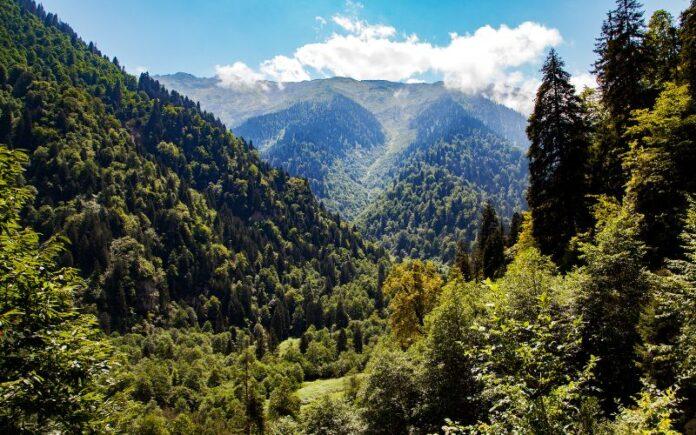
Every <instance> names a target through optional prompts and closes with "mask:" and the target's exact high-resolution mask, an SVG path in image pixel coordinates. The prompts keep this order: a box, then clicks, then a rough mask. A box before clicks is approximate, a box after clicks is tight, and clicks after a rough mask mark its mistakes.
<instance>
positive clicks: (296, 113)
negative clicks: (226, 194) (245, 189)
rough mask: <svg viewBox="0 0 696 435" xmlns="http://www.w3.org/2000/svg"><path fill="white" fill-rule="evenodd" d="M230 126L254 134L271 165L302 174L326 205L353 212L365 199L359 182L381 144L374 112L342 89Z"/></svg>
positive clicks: (246, 135) (252, 135) (255, 142)
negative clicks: (345, 94)
mask: <svg viewBox="0 0 696 435" xmlns="http://www.w3.org/2000/svg"><path fill="white" fill-rule="evenodd" d="M235 132H236V133H237V134H239V135H241V136H243V137H247V138H253V141H254V142H253V143H254V145H255V146H256V147H257V148H258V149H259V150H260V151H261V153H262V155H263V156H264V157H265V159H266V160H267V161H268V162H269V163H270V164H271V165H273V166H277V167H282V168H284V169H286V170H287V171H288V172H290V173H291V174H298V175H302V176H303V177H305V178H307V179H308V181H309V184H310V186H311V188H312V191H313V192H314V193H315V194H316V195H317V196H319V197H320V198H323V199H324V202H325V204H326V205H327V207H328V208H329V209H332V210H341V211H342V213H343V214H344V215H347V216H353V215H355V214H357V212H358V211H359V210H360V209H362V208H363V207H364V206H366V205H367V201H368V191H367V189H366V187H365V186H364V185H363V184H362V182H361V176H362V174H364V173H365V172H366V171H367V169H368V165H367V162H369V161H371V160H374V159H375V158H376V157H377V155H378V154H379V152H380V151H381V149H382V147H383V145H384V140H385V136H384V132H383V131H382V127H381V125H380V123H379V121H377V119H376V118H375V116H374V115H373V114H372V113H370V112H368V111H367V110H366V109H365V108H363V107H362V106H360V105H359V104H357V103H355V102H354V101H353V100H350V99H348V98H346V97H344V96H342V95H341V94H336V95H333V96H330V97H329V98H327V99H325V100H318V101H303V102H300V103H296V104H293V105H292V106H290V107H289V108H287V109H284V110H281V111H279V112H274V113H270V114H268V115H261V116H257V117H254V118H250V119H249V120H247V121H246V122H244V123H243V124H241V125H240V126H239V127H238V128H236V129H235Z"/></svg>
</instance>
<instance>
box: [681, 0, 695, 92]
mask: <svg viewBox="0 0 696 435" xmlns="http://www.w3.org/2000/svg"><path fill="white" fill-rule="evenodd" d="M679 40H680V43H681V51H680V59H679V62H680V64H681V65H680V69H681V76H682V80H683V81H684V82H686V84H688V85H689V91H690V94H691V101H692V103H693V102H696V0H691V5H690V6H689V7H688V8H686V9H685V10H684V12H682V15H681V27H680V29H679Z"/></svg>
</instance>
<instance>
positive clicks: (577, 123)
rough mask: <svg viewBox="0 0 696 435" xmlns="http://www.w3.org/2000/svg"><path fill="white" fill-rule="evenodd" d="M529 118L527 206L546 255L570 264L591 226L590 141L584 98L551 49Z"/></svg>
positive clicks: (541, 247) (536, 236) (538, 239)
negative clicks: (577, 238) (575, 242)
mask: <svg viewBox="0 0 696 435" xmlns="http://www.w3.org/2000/svg"><path fill="white" fill-rule="evenodd" d="M542 73H543V79H542V83H541V86H540V87H539V90H538V92H537V96H536V102H535V105H534V111H533V112H532V115H531V117H530V118H529V125H528V127H527V135H528V136H529V140H530V141H531V145H530V147H529V154H528V155H529V174H530V183H529V190H528V191H527V202H528V204H529V208H530V210H531V213H532V219H533V222H534V225H533V234H534V238H535V239H536V240H537V243H538V244H539V248H540V249H541V252H542V253H543V254H545V255H550V256H551V257H552V258H553V259H554V261H556V262H557V263H558V264H560V265H562V266H566V265H568V264H569V262H570V260H569V258H568V249H567V248H568V242H569V241H570V239H571V238H572V237H573V236H574V235H575V234H576V233H577V232H578V231H580V230H583V229H584V228H585V226H586V225H587V222H588V212H587V207H586V205H585V195H586V193H587V183H586V182H585V173H586V172H585V171H586V165H587V149H588V140H587V134H586V126H585V122H584V117H583V109H582V105H581V103H580V98H578V96H577V95H575V88H574V87H573V85H572V84H570V75H569V74H568V73H567V72H566V71H565V70H564V69H563V61H562V60H561V59H560V58H559V57H558V54H557V53H556V51H555V50H551V51H550V52H549V55H548V57H547V59H546V62H545V63H544V67H543V68H542Z"/></svg>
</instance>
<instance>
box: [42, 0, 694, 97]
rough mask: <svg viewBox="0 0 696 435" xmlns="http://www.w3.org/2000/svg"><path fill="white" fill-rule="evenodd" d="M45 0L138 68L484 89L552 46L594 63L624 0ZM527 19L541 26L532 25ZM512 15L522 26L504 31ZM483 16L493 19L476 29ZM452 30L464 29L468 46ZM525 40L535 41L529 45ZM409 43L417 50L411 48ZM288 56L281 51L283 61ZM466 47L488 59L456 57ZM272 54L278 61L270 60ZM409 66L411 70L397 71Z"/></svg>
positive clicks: (527, 78)
mask: <svg viewBox="0 0 696 435" xmlns="http://www.w3.org/2000/svg"><path fill="white" fill-rule="evenodd" d="M43 4H44V6H45V7H46V9H47V10H49V11H52V12H56V13H58V16H59V17H60V18H61V19H62V20H63V21H66V22H68V23H69V24H70V25H71V26H72V27H73V28H74V29H75V30H76V31H77V32H78V33H79V34H80V35H82V36H83V38H84V39H85V40H91V41H94V42H96V43H97V45H98V47H99V48H100V49H101V50H102V51H103V52H104V53H106V54H108V55H109V56H114V55H115V56H117V57H118V58H119V60H120V62H121V64H122V65H125V66H126V68H127V69H128V70H129V71H131V72H136V71H137V70H139V69H147V70H148V71H150V72H151V73H154V74H164V73H172V72H177V71H185V72H189V73H192V74H195V75H199V76H213V75H216V74H217V75H218V76H220V77H223V78H225V77H227V78H228V79H229V81H228V82H229V83H232V82H233V81H234V80H247V79H251V80H255V79H258V78H265V79H276V80H287V79H288V78H290V79H301V78H306V77H311V78H314V77H322V76H331V75H351V76H355V78H385V79H392V80H402V81H407V80H410V81H417V80H425V81H434V80H440V79H443V77H444V78H445V81H446V82H448V81H449V82H451V83H453V84H454V85H457V86H460V85H461V86H463V87H465V88H472V89H473V88H476V90H478V88H483V87H486V86H489V87H490V86H491V83H487V82H486V80H485V79H483V78H482V77H481V76H483V75H487V76H494V77H496V79H495V80H497V81H498V82H500V81H503V82H505V83H507V85H509V86H510V87H516V88H523V87H524V86H525V84H528V85H529V86H528V87H529V88H530V89H531V88H532V85H533V83H532V81H531V80H532V79H533V78H534V77H535V76H536V74H537V73H536V71H537V70H538V67H539V62H540V60H541V58H542V57H543V53H545V52H546V50H547V49H548V48H549V47H551V46H555V47H556V48H557V50H558V51H559V52H560V54H561V56H562V57H563V58H564V59H565V61H566V63H567V69H568V70H569V71H570V72H571V73H572V74H574V75H580V74H582V73H586V72H587V71H588V70H589V69H590V65H591V63H592V61H593V59H594V53H593V52H592V49H593V46H594V40H595V38H596V37H597V35H598V33H599V30H600V26H601V23H602V20H603V19H604V17H605V15H606V12H607V11H608V10H609V9H611V8H612V7H613V6H614V2H613V1H599V0H587V1H580V0H556V1H545V0H544V1H542V0H526V1H521V0H517V1H513V0H505V1H503V0H437V1H399V2H397V1H387V0H361V1H360V2H352V1H346V0H320V1H308V0H296V1H288V0H265V1H259V0H249V1H241V0H207V1H190V0H166V1H165V0H147V1H143V0H118V1H113V0H91V1H85V0H44V1H43ZM644 5H645V9H646V20H647V18H648V17H649V15H650V13H651V12H652V11H654V10H655V9H658V8H664V9H667V10H668V11H670V12H671V13H672V14H673V15H674V16H675V18H676V17H677V16H678V14H679V12H680V11H681V10H682V9H684V8H685V7H686V6H687V0H661V1H657V0H645V1H644ZM527 21H529V22H532V23H534V26H532V27H529V26H528V27H525V28H522V27H520V25H521V24H522V23H524V22H527ZM501 25H504V26H507V28H509V29H508V30H510V29H511V32H507V31H505V32H503V31H500V30H501V27H500V26H501ZM483 26H491V28H492V29H490V31H489V32H487V33H480V34H478V37H475V38H474V37H472V38H467V37H471V36H472V35H475V34H476V32H477V30H478V29H480V28H482V27H483ZM452 33H456V34H458V35H459V36H460V37H462V38H460V39H459V40H458V43H457V44H454V43H453V41H454V40H453V37H452V36H451V34H452ZM336 36H337V37H336ZM333 37H335V38H333ZM414 38H415V39H414ZM496 38H498V39H500V41H501V42H500V43H499V44H498V45H495V44H493V46H492V48H491V46H490V41H491V40H496ZM520 38H523V40H524V41H527V40H529V41H531V42H530V43H529V44H527V43H526V42H525V43H524V46H523V47H522V46H520V45H519V44H520V42H519V39H520ZM515 41H517V42H515ZM515 44H517V45H515ZM455 46H456V47H455ZM527 46H530V47H532V48H530V50H529V52H527V53H525V54H524V56H523V58H520V59H517V60H513V59H512V58H513V57H515V56H517V55H518V53H520V52H521V51H522V48H526V47H527ZM302 47H305V49H304V50H300V49H301V48H302ZM373 47H378V48H375V50H374V53H369V54H365V52H366V51H370V50H372V49H373ZM485 50H489V51H496V52H497V53H498V54H497V56H498V57H496V58H489V57H490V56H488V54H487V53H485V52H484V51H485ZM409 53H413V57H414V58H413V59H405V58H404V56H409ZM470 53H474V54H470ZM276 56H281V57H280V58H278V59H276V60H274V58H275V57H276ZM351 56H353V57H351ZM417 56H421V57H422V58H417V59H416V57H417ZM438 56H439V59H436V60H431V59H430V58H432V57H438ZM466 57H473V58H477V59H470V60H469V61H468V63H467V61H461V62H459V63H457V62H456V60H457V58H466ZM425 58H428V59H425ZM478 58H480V60H479V59H478ZM264 61H266V62H267V65H266V67H265V68H262V67H261V66H262V64H263V62H264ZM271 61H272V62H271ZM481 65H482V66H481ZM397 66H403V68H402V69H401V70H395V69H394V68H396V67H397ZM225 68H227V69H225ZM472 76H473V77H472ZM500 92H503V91H500ZM500 98H505V97H500ZM500 98H499V99H500ZM511 104H513V105H514V104H515V103H511ZM509 105H510V104H509Z"/></svg>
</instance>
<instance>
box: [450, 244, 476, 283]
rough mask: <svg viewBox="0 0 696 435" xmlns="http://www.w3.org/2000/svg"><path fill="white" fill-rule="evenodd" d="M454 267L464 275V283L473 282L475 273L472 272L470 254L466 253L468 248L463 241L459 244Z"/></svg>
mask: <svg viewBox="0 0 696 435" xmlns="http://www.w3.org/2000/svg"><path fill="white" fill-rule="evenodd" d="M454 266H455V267H456V268H457V270H459V273H461V274H462V278H463V279H464V281H471V279H472V278H473V273H472V271H471V260H470V259H469V253H468V252H467V251H466V246H465V245H464V242H462V241H461V240H460V241H459V242H457V253H456V254H455V257H454Z"/></svg>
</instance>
